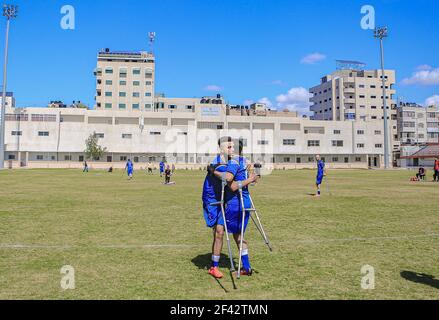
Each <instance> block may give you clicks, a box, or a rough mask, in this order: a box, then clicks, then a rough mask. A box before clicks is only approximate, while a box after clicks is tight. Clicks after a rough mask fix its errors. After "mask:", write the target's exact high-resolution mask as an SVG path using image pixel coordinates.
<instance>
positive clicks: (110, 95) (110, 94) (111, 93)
mask: <svg viewBox="0 0 439 320" xmlns="http://www.w3.org/2000/svg"><path fill="white" fill-rule="evenodd" d="M105 96H106V97H112V96H113V92H109V91H106V92H105Z"/></svg>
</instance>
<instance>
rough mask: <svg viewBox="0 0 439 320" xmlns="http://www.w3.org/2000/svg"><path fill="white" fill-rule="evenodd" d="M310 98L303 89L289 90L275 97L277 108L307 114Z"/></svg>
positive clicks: (307, 92) (309, 94)
mask: <svg viewBox="0 0 439 320" xmlns="http://www.w3.org/2000/svg"><path fill="white" fill-rule="evenodd" d="M311 97H312V95H311V93H309V91H308V90H307V89H305V88H303V87H297V88H291V89H290V90H288V92H287V93H286V94H281V95H278V96H277V97H276V102H277V107H278V109H289V110H292V111H299V112H302V113H307V114H309V113H310V111H309V107H310V105H311V103H310V102H309V98H311Z"/></svg>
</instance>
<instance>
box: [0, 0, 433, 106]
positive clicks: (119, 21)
mask: <svg viewBox="0 0 439 320" xmlns="http://www.w3.org/2000/svg"><path fill="white" fill-rule="evenodd" d="M15 4H17V5H19V6H20V12H19V17H18V18H17V19H16V20H14V21H13V25H12V28H11V42H10V61H9V83H8V90H9V91H13V92H14V93H15V96H16V99H17V105H18V106H44V105H47V103H48V102H49V100H58V99H60V100H63V101H64V102H66V103H70V102H72V101H73V100H81V101H83V102H85V103H86V104H89V105H90V106H93V103H94V91H95V79H94V76H93V69H94V68H95V66H96V54H97V52H98V50H99V49H101V48H106V47H108V48H111V49H113V50H143V49H148V43H147V32H148V31H155V32H156V33H157V42H156V45H155V54H156V58H157V66H156V67H157V71H156V72H157V73H156V92H164V93H165V94H166V96H168V97H199V96H203V95H209V94H216V91H217V90H220V91H221V93H222V94H223V95H224V96H225V97H226V99H227V100H228V101H229V102H230V103H235V104H243V103H244V101H246V100H253V101H259V100H261V99H263V98H265V99H264V100H265V101H270V102H271V103H272V104H273V106H274V107H278V108H283V107H286V106H287V107H291V108H297V109H300V108H302V109H303V108H305V107H306V106H305V105H304V104H303V101H304V99H305V100H306V97H305V98H304V97H303V95H304V92H303V90H302V89H301V88H306V89H308V88H309V87H312V86H314V85H317V84H318V83H319V80H320V78H321V77H322V76H323V75H324V74H326V73H330V72H332V71H333V70H334V69H335V60H336V59H349V60H359V61H362V62H365V63H366V64H367V67H368V68H371V69H374V68H379V46H378V42H377V41H376V40H375V39H374V38H373V32H372V31H371V30H367V31H366V30H363V29H362V28H361V27H360V21H361V19H362V17H363V15H362V14H361V13H360V10H361V7H362V6H363V5H372V6H373V7H374V8H375V13H376V24H377V25H387V26H388V27H389V29H390V37H389V38H388V39H386V40H385V49H386V61H385V63H386V68H387V69H395V70H396V72H397V79H398V85H397V90H398V91H397V95H398V96H400V97H404V99H405V100H406V101H413V102H418V103H424V102H425V101H426V99H428V98H430V97H433V98H431V101H433V100H434V99H438V101H439V96H437V95H439V61H438V60H439V59H438V57H439V41H438V39H439V19H437V16H438V14H439V1H436V0H430V1H427V0H419V1H404V0H381V1H366V0H363V1H355V0H343V1H341V0H340V1H325V0H316V1H292V0H290V1H287V0H233V1H232V0H222V1H218V0H180V1H178V0H161V1H157V0H155V1H150V0H141V1H140V0H125V1H115V0H93V1H90V0H71V1H67V0H65V1H58V0H50V1H49V0H39V1H29V0H15ZM67 4H68V5H72V6H73V7H74V8H75V18H76V19H75V22H76V28H75V30H63V29H62V28H61V27H60V21H61V19H62V17H63V15H62V14H61V12H60V10H61V7H62V6H63V5H67ZM0 26H1V31H0V35H1V39H0V41H1V45H0V49H1V50H2V51H1V56H2V61H3V49H4V48H3V46H4V44H3V43H4V29H5V20H4V19H2V22H1V24H0ZM311 54H317V55H314V56H311V57H316V58H319V57H320V58H321V60H320V61H316V62H315V63H313V64H310V63H304V61H302V60H303V59H304V58H305V57H307V56H309V55H311ZM315 60H319V59H315ZM420 66H423V67H421V68H419V67H420ZM209 86H210V87H212V88H213V89H215V87H218V88H217V90H213V91H209V90H207V89H209ZM305 93H306V92H305ZM435 96H437V97H436V98H434V97H435Z"/></svg>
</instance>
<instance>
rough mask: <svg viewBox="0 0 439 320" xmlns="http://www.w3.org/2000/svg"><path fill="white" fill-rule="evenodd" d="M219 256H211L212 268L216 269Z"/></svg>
mask: <svg viewBox="0 0 439 320" xmlns="http://www.w3.org/2000/svg"><path fill="white" fill-rule="evenodd" d="M219 261H220V256H212V267H214V268H218V266H219Z"/></svg>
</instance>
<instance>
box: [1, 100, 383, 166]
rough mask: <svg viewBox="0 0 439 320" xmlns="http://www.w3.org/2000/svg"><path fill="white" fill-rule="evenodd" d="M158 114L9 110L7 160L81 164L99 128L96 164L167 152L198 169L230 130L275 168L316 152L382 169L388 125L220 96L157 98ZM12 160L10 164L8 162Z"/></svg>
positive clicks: (308, 162) (306, 160) (302, 161)
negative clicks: (239, 104) (102, 150)
mask: <svg viewBox="0 0 439 320" xmlns="http://www.w3.org/2000/svg"><path fill="white" fill-rule="evenodd" d="M155 103H156V104H157V105H160V106H161V107H160V108H159V109H157V110H156V111H155V112H151V111H137V110H134V111H133V110H105V109H104V110H85V109H49V108H27V109H12V108H8V109H7V112H6V151H7V153H6V159H7V161H10V162H9V165H12V166H15V167H16V166H20V165H26V166H28V167H43V168H47V167H80V166H81V165H82V161H84V160H85V154H84V150H85V148H86V146H85V140H86V139H87V138H88V137H89V135H90V134H93V133H96V134H97V136H98V137H100V139H99V144H100V145H101V146H103V147H106V148H107V152H106V154H105V155H104V156H103V157H101V158H100V159H99V161H97V162H96V163H95V164H94V166H96V167H102V168H107V167H109V166H124V162H125V161H126V160H127V159H128V158H130V159H132V160H134V162H135V163H138V164H139V166H140V165H141V164H142V163H146V162H148V161H152V162H154V163H157V162H159V161H161V160H162V159H163V158H166V160H167V161H168V162H172V163H176V164H177V167H178V166H180V167H186V168H199V167H202V166H204V165H205V164H207V163H208V162H209V161H210V160H211V159H212V158H213V156H214V155H215V154H216V152H217V145H216V141H217V139H218V138H220V137H221V136H223V135H231V136H232V137H234V138H236V139H241V140H243V142H244V146H245V147H244V154H245V155H246V156H247V157H248V158H249V159H251V160H253V161H255V162H263V163H265V164H267V166H270V167H276V168H311V167H314V166H315V162H314V156H315V154H321V155H322V156H323V157H324V158H325V161H326V162H327V164H328V165H329V167H340V168H342V167H343V168H367V167H368V166H372V167H381V165H382V162H383V161H382V157H383V145H382V141H383V132H382V127H383V123H382V121H381V120H375V121H361V122H349V121H314V120H309V119H303V118H300V117H297V114H296V113H295V112H274V111H268V110H267V109H266V108H263V109H261V106H260V105H253V106H252V107H251V108H250V109H248V110H246V109H239V110H238V109H236V108H234V109H232V108H230V107H229V106H227V105H225V104H224V103H223V101H222V98H220V97H216V98H208V97H206V98H202V99H172V98H162V97H159V98H156V102H155ZM7 165H8V163H7Z"/></svg>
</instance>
